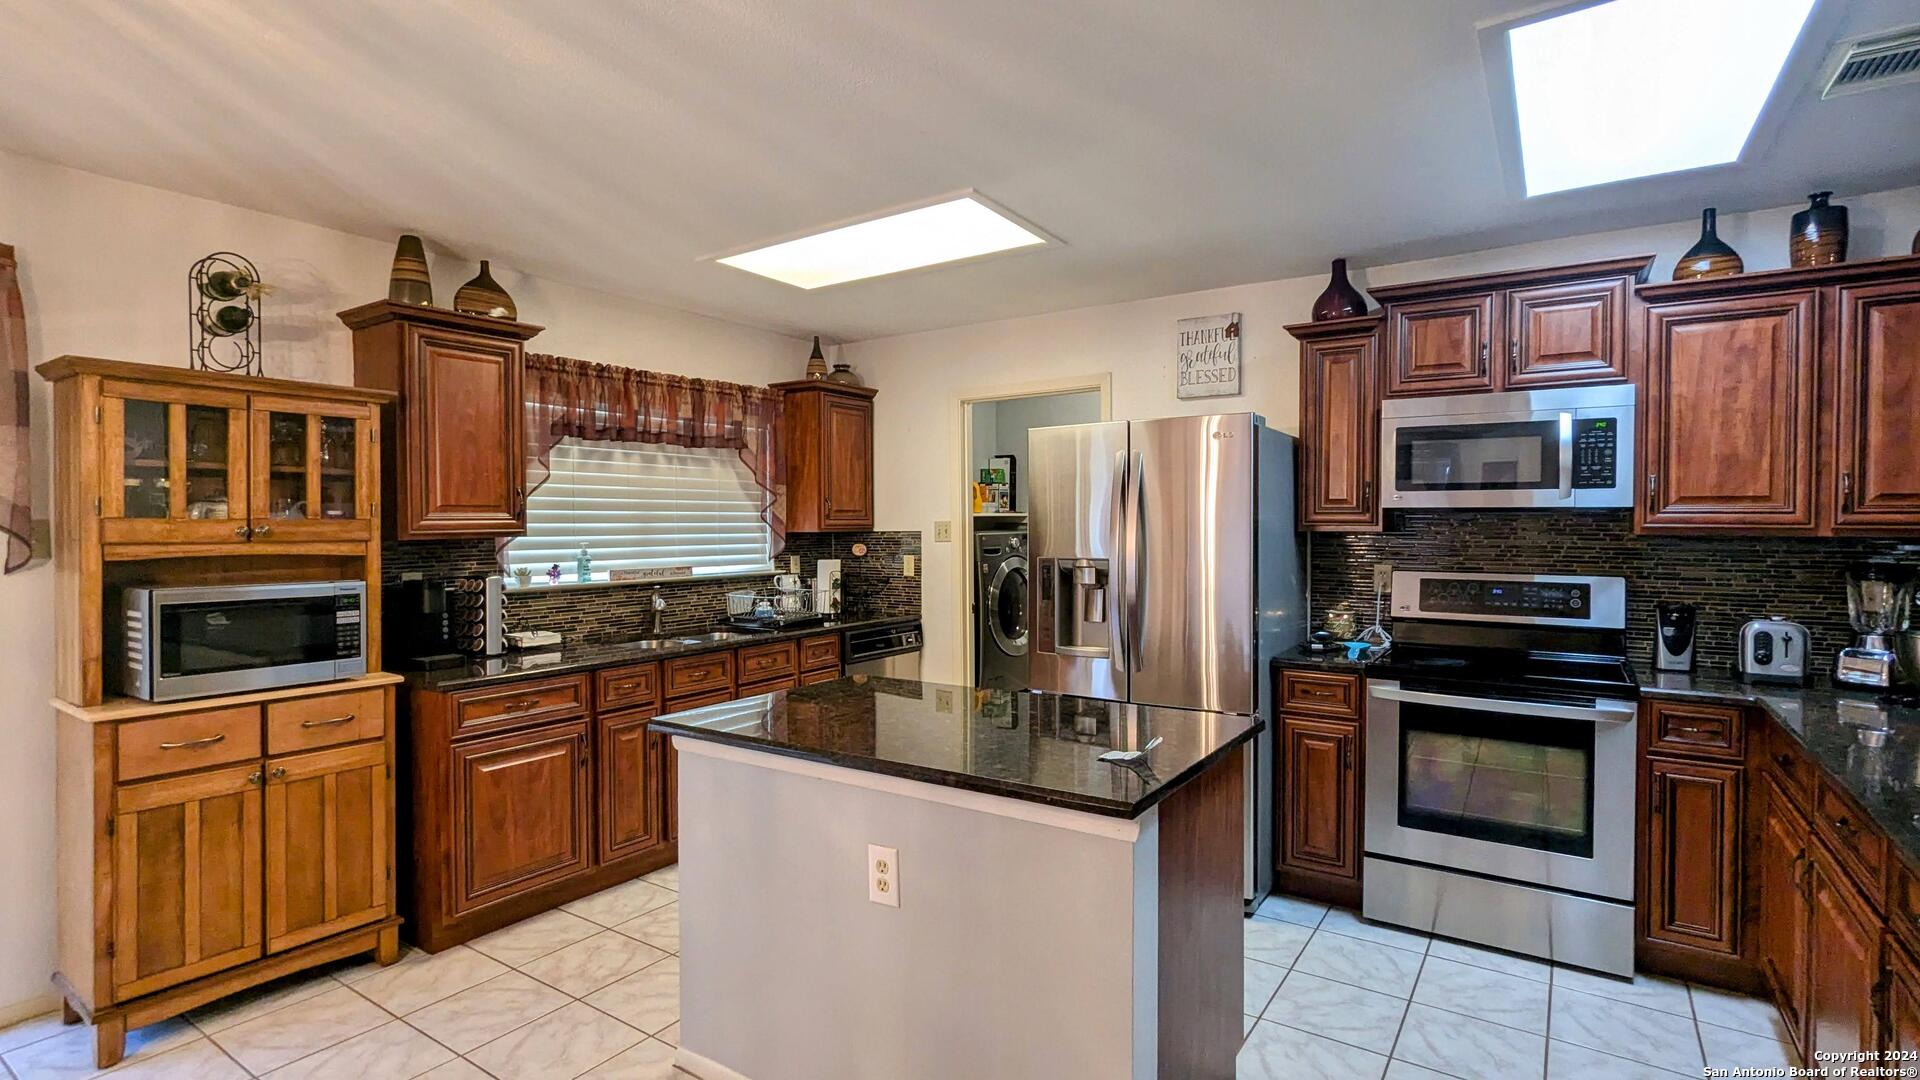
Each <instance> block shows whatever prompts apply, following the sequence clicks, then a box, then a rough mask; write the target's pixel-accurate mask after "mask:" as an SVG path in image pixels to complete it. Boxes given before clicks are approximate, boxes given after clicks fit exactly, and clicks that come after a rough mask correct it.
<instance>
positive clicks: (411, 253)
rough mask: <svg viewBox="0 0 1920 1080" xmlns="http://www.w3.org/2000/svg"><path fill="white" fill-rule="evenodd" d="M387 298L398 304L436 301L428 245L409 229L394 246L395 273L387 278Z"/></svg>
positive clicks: (418, 303) (422, 303)
mask: <svg viewBox="0 0 1920 1080" xmlns="http://www.w3.org/2000/svg"><path fill="white" fill-rule="evenodd" d="M387 299H389V300H392V301H393V302H394V303H396V304H416V305H419V306H421V307H427V306H430V305H431V304H432V303H433V278H432V277H431V276H430V275H429V274H428V273H427V248H426V245H424V244H422V243H421V242H420V238H419V237H417V236H415V235H413V234H412V233H408V234H406V235H405V236H402V237H401V238H400V243H399V244H398V245H396V246H395V247H394V249H393V274H392V276H390V277H388V278H387Z"/></svg>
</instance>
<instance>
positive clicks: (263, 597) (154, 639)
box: [120, 581, 367, 701]
mask: <svg viewBox="0 0 1920 1080" xmlns="http://www.w3.org/2000/svg"><path fill="white" fill-rule="evenodd" d="M366 601H367V585H366V582H364V581H302V582H291V583H286V584H276V585H209V586H204V587H188V588H130V589H128V590H126V593H125V594H124V598H123V603H122V604H121V622H120V632H121V644H122V645H123V647H124V660H123V663H122V669H121V690H122V692H124V693H125V694H126V695H127V696H129V697H136V698H143V699H145V700H147V701H177V700H180V699H182V698H194V697H204V696H206V695H208V694H230V693H239V692H244V691H249V690H265V689H269V688H272V687H276V686H297V685H300V684H302V683H315V682H326V681H328V680H331V679H342V678H347V677H349V676H353V675H365V674H366V673H367V649H366V637H365V635H364V634H363V633H362V632H361V619H362V615H363V613H364V612H365V610H366Z"/></svg>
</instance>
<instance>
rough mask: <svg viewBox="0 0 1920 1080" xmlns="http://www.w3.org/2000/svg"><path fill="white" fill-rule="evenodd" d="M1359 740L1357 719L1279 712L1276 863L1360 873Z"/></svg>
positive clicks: (1336, 873) (1328, 871) (1333, 872)
mask: <svg viewBox="0 0 1920 1080" xmlns="http://www.w3.org/2000/svg"><path fill="white" fill-rule="evenodd" d="M1359 741H1360V725H1358V724H1354V723H1350V722H1345V721H1339V720H1319V719H1309V718H1307V717H1303V716H1288V715H1285V714H1282V715H1281V717H1280V761H1281V766H1280V769H1281V777H1282V784H1281V790H1282V792H1283V796H1282V805H1281V815H1282V817H1281V821H1282V822H1283V823H1284V824H1285V828H1284V829H1283V830H1282V831H1281V834H1280V862H1281V865H1283V866H1286V867H1288V868H1290V869H1295V870H1308V871H1312V872H1315V873H1321V874H1331V875H1334V876H1336V877H1343V878H1355V879H1357V878H1358V877H1359V875H1360V844H1359V834H1360V828H1359V825H1360V804H1359V777H1358V770H1357V767H1356V763H1355V760H1354V759H1355V756H1356V755H1357V753H1358V751H1357V749H1356V747H1357V746H1358V744H1359Z"/></svg>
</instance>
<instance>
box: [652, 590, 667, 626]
mask: <svg viewBox="0 0 1920 1080" xmlns="http://www.w3.org/2000/svg"><path fill="white" fill-rule="evenodd" d="M666 614H667V598H666V597H664V596H662V595H660V587H659V586H658V585H656V586H654V589H653V636H654V637H659V636H660V620H661V619H662V618H664V617H665V616H666Z"/></svg>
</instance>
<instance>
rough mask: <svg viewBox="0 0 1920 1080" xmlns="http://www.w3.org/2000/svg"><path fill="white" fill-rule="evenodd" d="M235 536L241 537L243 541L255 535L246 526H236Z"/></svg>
mask: <svg viewBox="0 0 1920 1080" xmlns="http://www.w3.org/2000/svg"><path fill="white" fill-rule="evenodd" d="M233 535H235V536H237V537H239V538H240V539H242V540H245V539H246V538H247V537H249V536H252V535H253V530H252V529H250V528H248V527H246V526H245V525H236V526H234V529H233Z"/></svg>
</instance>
